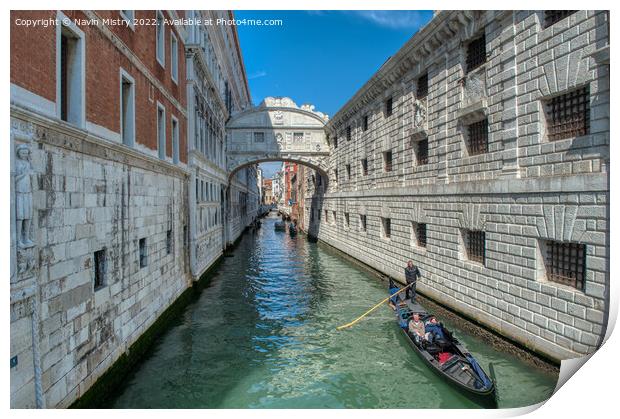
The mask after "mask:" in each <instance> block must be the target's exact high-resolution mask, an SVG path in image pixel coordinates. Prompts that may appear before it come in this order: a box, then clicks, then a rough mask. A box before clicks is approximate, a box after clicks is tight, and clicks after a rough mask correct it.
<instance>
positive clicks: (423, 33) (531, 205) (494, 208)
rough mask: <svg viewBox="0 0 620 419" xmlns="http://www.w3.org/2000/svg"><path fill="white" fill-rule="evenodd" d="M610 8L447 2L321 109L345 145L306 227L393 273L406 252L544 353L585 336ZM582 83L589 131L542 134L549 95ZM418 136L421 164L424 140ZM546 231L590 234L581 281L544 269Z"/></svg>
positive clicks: (596, 258)
mask: <svg viewBox="0 0 620 419" xmlns="http://www.w3.org/2000/svg"><path fill="white" fill-rule="evenodd" d="M607 22H608V15H607V14H606V13H605V12H596V11H578V12H576V13H574V14H572V15H570V16H568V17H566V18H564V19H562V20H560V21H559V22H557V23H555V24H553V25H550V26H548V27H547V26H546V25H545V23H544V11H527V12H524V11H520V12H508V11H506V12H493V11H486V12H468V11H464V12H440V13H438V14H437V15H436V16H435V18H434V19H433V20H432V21H431V22H430V23H429V24H428V25H427V26H426V27H424V28H423V29H422V30H420V32H418V33H417V34H416V35H414V37H413V38H412V39H411V40H410V41H408V42H407V44H406V45H405V46H403V47H402V48H401V50H400V51H399V52H397V53H396V54H395V55H394V56H393V57H392V58H391V59H390V60H389V61H388V62H387V63H386V64H385V65H384V66H383V67H382V68H381V69H380V70H379V71H378V73H377V74H375V76H373V78H372V79H371V80H370V81H369V82H367V83H366V84H365V85H364V86H363V87H362V88H361V89H360V91H359V92H358V93H356V95H355V96H354V97H353V98H352V99H351V100H350V101H349V102H348V103H347V104H345V106H344V107H343V108H342V109H341V110H340V111H339V112H338V113H337V114H336V115H335V116H334V117H333V118H332V120H331V121H330V123H329V124H328V126H327V128H328V130H329V131H330V134H331V138H334V137H336V138H337V139H338V140H337V148H336V147H334V146H335V142H334V141H333V140H332V155H331V160H330V163H329V168H330V169H329V175H330V182H329V187H328V189H327V191H326V193H325V194H323V191H322V189H321V188H317V190H315V188H314V186H313V185H312V183H311V184H310V187H309V189H308V190H307V191H306V202H305V219H304V224H305V225H306V226H308V228H307V229H308V231H309V232H310V233H312V234H313V235H315V236H317V237H318V238H319V239H321V240H324V241H325V242H327V243H329V244H331V245H333V246H335V247H336V248H338V249H340V250H342V251H344V252H346V253H348V254H351V255H352V256H354V257H356V258H358V259H359V260H361V261H362V262H364V263H367V264H368V265H370V266H372V267H373V268H375V269H377V270H379V271H381V272H384V273H385V274H388V275H390V276H392V277H395V278H400V279H403V278H404V272H403V270H404V266H405V264H406V261H407V260H408V259H412V260H413V261H414V262H415V263H416V264H417V265H418V266H419V267H420V269H421V271H422V275H423V276H422V280H421V283H420V285H419V287H420V290H422V291H423V292H425V293H426V294H427V295H429V296H431V297H432V298H435V299H436V300H438V301H440V302H441V303H443V304H446V305H448V306H449V307H452V308H453V309H455V310H457V311H460V312H462V313H463V314H465V315H467V316H470V317H473V318H475V319H477V320H479V321H480V322H482V323H483V324H485V325H487V326H488V327H490V328H492V329H495V330H497V331H499V332H500V333H501V334H503V335H505V336H507V337H509V338H511V339H513V340H515V341H516V342H519V343H521V344H523V345H525V346H527V347H529V348H531V349H532V350H534V351H537V352H539V353H540V354H542V355H544V356H547V357H549V358H551V359H554V360H561V359H566V358H571V357H575V356H579V355H580V354H585V353H590V352H592V351H593V350H594V349H595V348H596V347H597V345H598V344H599V343H600V340H601V337H602V336H601V335H602V333H603V332H604V329H605V327H606V317H607V314H606V313H607V310H608V307H606V301H607V295H608V286H609V270H608V263H609V255H608V252H609V230H608V221H609V212H608V197H609V184H608V180H607V173H606V172H607V168H608V163H609V67H608V65H607V62H606V61H605V58H604V57H605V48H607V49H608V43H609V38H608V32H607V30H608V29H607V28H608V26H607ZM482 34H484V36H485V40H486V53H487V56H486V62H484V63H483V64H482V65H481V66H479V67H477V68H476V69H474V70H472V71H470V72H466V71H465V63H466V57H467V52H466V48H467V45H468V44H469V42H471V41H472V40H473V39H476V38H478V37H480V36H481V35H482ZM601 51H602V52H601ZM607 51H608V50H607ZM601 57H603V58H602V59H601ZM424 74H428V79H429V83H428V95H427V96H426V97H419V96H418V93H417V92H418V80H419V79H420V77H421V76H423V75H424ZM584 86H587V87H588V88H589V91H590V96H589V107H590V113H589V118H590V131H589V133H588V134H587V135H582V136H577V137H571V138H566V139H562V140H554V141H551V140H549V139H548V138H547V126H546V125H547V122H546V116H545V103H546V101H547V100H548V99H549V98H552V97H554V96H556V95H559V94H563V93H566V92H570V91H572V90H574V89H575V88H579V87H584ZM390 98H391V100H392V107H393V111H392V114H391V115H388V112H387V107H388V105H387V103H388V100H389V99H390ZM366 117H367V118H368V128H367V129H366V130H364V129H363V120H364V118H366ZM483 118H487V119H488V127H489V129H488V135H489V137H488V138H489V140H488V150H487V152H486V153H483V154H479V155H469V153H468V148H467V136H468V132H467V125H468V124H469V123H471V122H472V121H478V120H481V119H483ZM347 127H351V134H352V135H351V139H350V140H347V136H346V132H347ZM423 139H427V140H428V164H418V156H417V155H416V154H417V143H418V142H419V141H421V140H423ZM387 151H391V152H392V170H391V171H386V170H385V153H386V152H387ZM364 158H365V159H367V161H368V174H367V175H363V174H362V169H361V160H362V159H364ZM347 165H350V166H351V176H350V177H349V176H347V169H346V166H347ZM336 171H337V172H338V178H336V177H335V173H336ZM310 211H313V214H312V215H311V214H310ZM319 212H320V213H321V214H320V220H319ZM345 214H348V218H349V224H348V225H347V223H346V217H345ZM334 215H335V217H334ZM361 215H364V216H365V217H366V229H365V231H364V229H363V228H362V226H361V220H360V216H361ZM311 219H313V221H312V222H311ZM387 219H389V220H390V224H391V234H390V237H389V238H387V237H385V236H386V235H385V226H384V225H383V223H384V220H387ZM419 223H422V224H426V226H427V246H426V247H423V246H419V245H418V243H417V238H416V231H415V227H416V225H417V224H419ZM468 230H475V231H483V232H484V233H485V253H484V262H483V263H478V262H473V261H472V260H469V258H468V255H467V251H466V244H465V242H466V240H467V238H466V231H468ZM547 240H553V241H557V242H563V243H579V244H583V245H585V246H586V252H587V254H586V274H585V286H584V288H583V290H580V289H577V288H574V287H571V286H567V285H561V284H558V283H555V282H549V281H548V280H547V275H546V270H545V264H544V257H545V252H546V249H545V246H546V244H545V243H546V241H547Z"/></svg>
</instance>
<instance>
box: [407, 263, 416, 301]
mask: <svg viewBox="0 0 620 419" xmlns="http://www.w3.org/2000/svg"><path fill="white" fill-rule="evenodd" d="M419 276H420V270H419V269H418V267H417V266H415V265H414V264H413V261H412V260H409V261H407V267H406V268H405V281H407V285H411V286H410V287H409V288H407V291H406V294H405V299H407V298H410V299H411V301H414V300H415V296H416V294H415V287H416V284H417V282H418V277H419Z"/></svg>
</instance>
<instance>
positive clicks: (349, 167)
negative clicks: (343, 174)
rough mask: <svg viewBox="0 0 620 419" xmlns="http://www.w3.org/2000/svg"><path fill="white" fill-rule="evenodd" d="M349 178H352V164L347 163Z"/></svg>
mask: <svg viewBox="0 0 620 419" xmlns="http://www.w3.org/2000/svg"><path fill="white" fill-rule="evenodd" d="M346 167H347V179H348V180H351V165H350V164H347V166H346Z"/></svg>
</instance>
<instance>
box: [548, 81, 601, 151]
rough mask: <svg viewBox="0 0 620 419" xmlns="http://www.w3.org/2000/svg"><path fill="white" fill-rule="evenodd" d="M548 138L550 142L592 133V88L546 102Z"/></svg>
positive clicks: (585, 88) (582, 89)
mask: <svg viewBox="0 0 620 419" xmlns="http://www.w3.org/2000/svg"><path fill="white" fill-rule="evenodd" d="M545 115H546V118H547V136H548V138H549V140H550V141H553V140H561V139H563V138H571V137H578V136H580V135H586V134H589V133H590V88H589V87H588V86H586V87H583V88H581V89H579V90H575V91H573V92H569V93H565V94H563V95H560V96H556V97H554V98H551V99H549V100H547V101H546V102H545Z"/></svg>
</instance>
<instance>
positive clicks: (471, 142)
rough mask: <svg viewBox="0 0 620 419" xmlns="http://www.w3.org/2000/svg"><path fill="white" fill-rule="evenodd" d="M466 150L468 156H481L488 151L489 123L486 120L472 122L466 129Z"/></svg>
mask: <svg viewBox="0 0 620 419" xmlns="http://www.w3.org/2000/svg"><path fill="white" fill-rule="evenodd" d="M467 132H468V134H469V135H468V137H469V138H468V149H469V154H470V155H472V156H473V155H476V154H483V153H486V152H487V151H488V150H489V122H488V119H486V118H485V119H483V120H482V121H478V122H474V123H473V124H471V125H468V127H467Z"/></svg>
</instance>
